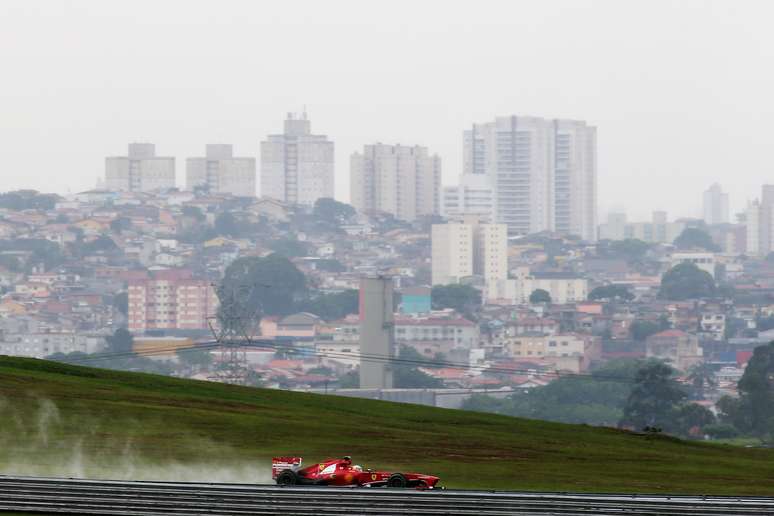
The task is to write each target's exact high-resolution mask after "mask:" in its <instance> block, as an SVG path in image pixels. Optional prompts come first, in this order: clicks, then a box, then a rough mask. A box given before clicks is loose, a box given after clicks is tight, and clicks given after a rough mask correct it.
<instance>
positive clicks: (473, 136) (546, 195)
mask: <svg viewBox="0 0 774 516" xmlns="http://www.w3.org/2000/svg"><path fill="white" fill-rule="evenodd" d="M596 141H597V138H596V128H595V127H592V126H589V125H587V124H586V122H583V121H575V120H546V119H543V118H537V117H525V116H510V117H497V118H496V119H495V120H494V121H493V122H489V123H484V124H474V125H473V127H472V129H470V130H467V131H465V132H464V134H463V149H464V151H463V162H464V169H463V173H464V174H465V175H467V174H473V175H483V176H486V177H487V178H488V180H489V182H490V184H491V187H492V190H493V192H494V206H493V221H494V222H497V223H500V224H507V225H508V231H509V232H510V233H515V234H528V233H536V232H539V231H545V230H549V231H557V232H560V233H565V234H574V235H578V236H580V237H582V238H584V239H586V240H590V241H593V240H596V226H597V214H596V212H597V144H596Z"/></svg>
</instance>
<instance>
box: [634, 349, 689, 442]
mask: <svg viewBox="0 0 774 516" xmlns="http://www.w3.org/2000/svg"><path fill="white" fill-rule="evenodd" d="M674 373H675V371H674V369H672V368H671V367H669V366H668V365H666V364H664V363H662V362H652V363H649V364H646V365H644V366H643V367H642V368H640V370H639V371H637V375H636V376H635V378H634V388H633V389H632V392H631V394H629V398H628V399H627V400H626V406H625V407H624V410H623V418H621V422H620V423H619V425H620V426H632V427H634V428H636V429H640V430H642V429H645V428H647V427H651V428H663V429H666V430H669V429H674V428H675V426H676V425H675V422H674V418H675V411H676V410H677V409H678V408H679V405H680V404H681V403H682V402H683V400H684V399H685V398H686V394H685V391H683V389H682V388H681V387H680V385H679V384H678V383H677V381H675V379H674Z"/></svg>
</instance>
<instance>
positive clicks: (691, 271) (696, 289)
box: [658, 262, 715, 301]
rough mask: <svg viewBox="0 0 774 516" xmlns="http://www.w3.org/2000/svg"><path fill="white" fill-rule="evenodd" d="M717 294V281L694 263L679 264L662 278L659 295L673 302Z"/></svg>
mask: <svg viewBox="0 0 774 516" xmlns="http://www.w3.org/2000/svg"><path fill="white" fill-rule="evenodd" d="M714 293H715V280H713V279H712V276H710V274H709V273H708V272H706V271H703V270H701V269H699V268H698V267H697V266H696V264H693V263H688V262H686V263H679V264H677V265H675V266H674V267H672V268H671V269H669V270H668V271H667V272H666V273H665V274H664V276H663V277H662V278H661V288H660V289H659V292H658V295H659V297H661V298H664V299H669V300H671V301H684V300H686V299H695V298H700V297H710V296H712V295H713V294H714Z"/></svg>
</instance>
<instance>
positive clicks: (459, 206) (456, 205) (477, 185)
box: [441, 174, 494, 218]
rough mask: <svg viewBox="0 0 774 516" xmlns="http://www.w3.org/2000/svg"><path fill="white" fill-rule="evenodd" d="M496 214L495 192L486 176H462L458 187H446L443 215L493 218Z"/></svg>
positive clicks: (443, 197)
mask: <svg viewBox="0 0 774 516" xmlns="http://www.w3.org/2000/svg"><path fill="white" fill-rule="evenodd" d="M493 213H494V191H493V190H492V185H491V184H490V183H489V179H488V178H487V177H486V176H485V175H474V174H462V176H461V177H460V184H459V185H458V186H445V187H444V188H443V193H442V198H441V215H443V216H444V217H447V218H449V217H460V216H464V215H478V216H481V217H483V218H491V217H492V215H493Z"/></svg>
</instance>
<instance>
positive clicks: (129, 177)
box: [105, 143, 175, 192]
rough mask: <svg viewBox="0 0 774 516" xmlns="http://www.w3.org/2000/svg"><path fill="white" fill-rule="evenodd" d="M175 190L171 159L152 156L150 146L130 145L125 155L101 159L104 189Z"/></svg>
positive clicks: (173, 167)
mask: <svg viewBox="0 0 774 516" xmlns="http://www.w3.org/2000/svg"><path fill="white" fill-rule="evenodd" d="M174 187H175V158H170V157H162V156H156V146H155V145H154V144H152V143H130V144H129V155H128V156H114V157H108V158H105V188H106V189H107V190H110V191H113V192H150V191H153V190H165V189H168V188H174Z"/></svg>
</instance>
